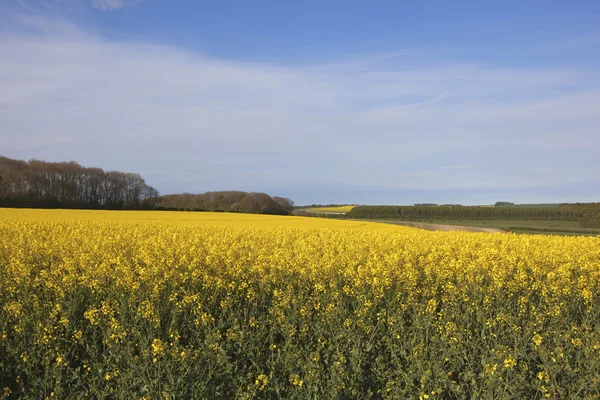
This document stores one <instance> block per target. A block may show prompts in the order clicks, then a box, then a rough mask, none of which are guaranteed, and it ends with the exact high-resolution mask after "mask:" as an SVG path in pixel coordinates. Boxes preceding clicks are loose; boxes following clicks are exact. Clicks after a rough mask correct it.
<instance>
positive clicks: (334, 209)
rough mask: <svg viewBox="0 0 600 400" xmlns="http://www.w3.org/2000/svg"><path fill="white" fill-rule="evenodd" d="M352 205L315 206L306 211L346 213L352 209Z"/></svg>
mask: <svg viewBox="0 0 600 400" xmlns="http://www.w3.org/2000/svg"><path fill="white" fill-rule="evenodd" d="M353 208H354V206H337V207H316V208H309V209H308V211H311V212H315V213H347V212H350V211H352V209H353Z"/></svg>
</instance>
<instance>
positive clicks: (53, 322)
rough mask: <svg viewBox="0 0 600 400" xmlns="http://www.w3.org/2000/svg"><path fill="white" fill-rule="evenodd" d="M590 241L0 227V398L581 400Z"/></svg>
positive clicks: (366, 232)
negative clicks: (1, 396)
mask: <svg viewBox="0 0 600 400" xmlns="http://www.w3.org/2000/svg"><path fill="white" fill-rule="evenodd" d="M599 296H600V238H597V237H556V236H555V237H553V236H530V235H514V234H506V235H503V234H486V233H481V234H479V233H467V232H428V231H424V230H418V229H412V228H406V227H400V226H395V225H390V224H375V223H370V222H364V221H358V222H357V221H346V220H330V219H320V218H302V217H292V216H265V215H249V214H225V213H185V212H159V211H120V212H116V211H67V210H45V211H42V210H14V209H0V360H1V361H0V363H1V364H0V365H1V368H0V394H4V395H5V397H8V396H12V397H15V398H18V397H22V398H46V397H47V398H53V397H54V398H80V397H84V396H89V397H92V398H106V397H108V398H148V399H150V398H152V399H154V398H161V399H167V398H168V399H173V398H189V397H190V396H193V397H194V398H207V397H213V398H214V397H219V398H292V399H293V398H371V397H375V398H390V399H395V398H421V399H425V398H484V397H485V398H529V399H535V398H554V397H555V396H556V397H557V398H589V399H592V398H597V396H598V395H600V392H599V389H598V388H599V387H600V381H599V379H600V323H599V322H598V321H600V303H599V302H598V298H599Z"/></svg>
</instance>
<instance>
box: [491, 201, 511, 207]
mask: <svg viewBox="0 0 600 400" xmlns="http://www.w3.org/2000/svg"><path fill="white" fill-rule="evenodd" d="M494 205H495V206H496V207H505V206H514V205H515V203H511V202H510V201H497V202H496V204H494Z"/></svg>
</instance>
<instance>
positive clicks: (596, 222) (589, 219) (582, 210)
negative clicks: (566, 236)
mask: <svg viewBox="0 0 600 400" xmlns="http://www.w3.org/2000/svg"><path fill="white" fill-rule="evenodd" d="M559 209H560V210H565V211H567V210H568V211H571V212H574V213H579V214H580V215H581V218H580V221H581V226H583V227H586V228H600V203H572V204H561V205H560V208H559Z"/></svg>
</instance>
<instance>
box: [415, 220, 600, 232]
mask: <svg viewBox="0 0 600 400" xmlns="http://www.w3.org/2000/svg"><path fill="white" fill-rule="evenodd" d="M412 222H425V223H431V224H443V225H458V226H474V227H481V228H497V229H503V230H506V231H510V232H515V233H527V234H546V235H565V236H571V235H576V236H581V235H594V236H595V235H600V229H588V228H582V227H581V226H580V224H579V222H578V221H551V220H550V221H547V220H542V221H535V220H455V219H424V220H420V221H412ZM519 228H522V229H519Z"/></svg>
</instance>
